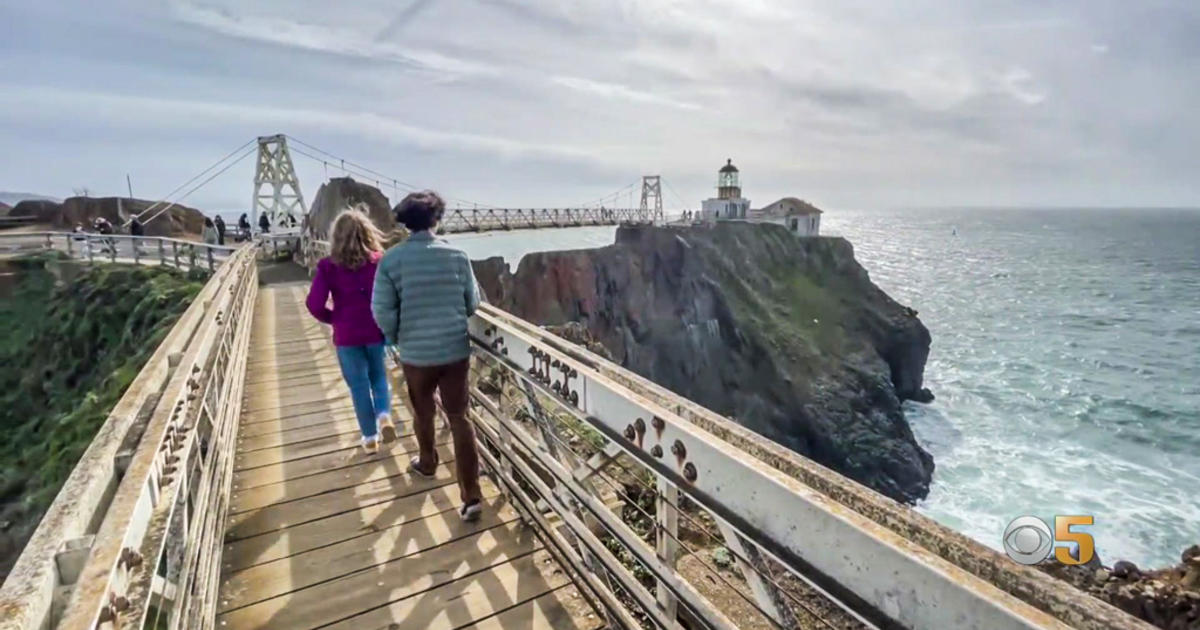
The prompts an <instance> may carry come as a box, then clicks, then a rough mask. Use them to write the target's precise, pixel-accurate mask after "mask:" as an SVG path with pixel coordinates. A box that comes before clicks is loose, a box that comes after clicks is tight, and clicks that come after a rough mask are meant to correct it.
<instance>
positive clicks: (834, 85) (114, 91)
mask: <svg viewBox="0 0 1200 630" xmlns="http://www.w3.org/2000/svg"><path fill="white" fill-rule="evenodd" d="M1197 33H1200V2H1196V1H1195V0H1180V1H1167V0H1137V1H1136V2H1131V1H1129V0H1060V1H1058V2H1044V1H1042V0H1010V1H1005V0H970V1H967V0H909V1H906V2H894V3H881V2H877V1H875V0H839V1H838V2H829V1H827V0H812V1H810V0H727V1H725V2H715V1H710V0H691V1H683V0H636V1H635V0H619V1H614V2H599V1H597V2H588V1H584V0H386V1H383V0H380V1H376V0H362V1H355V2H350V1H347V2H328V1H326V0H321V1H317V0H293V1H283V0H255V1H254V2H245V1H244V0H242V1H232V0H194V1H193V0H159V1H139V0H106V1H104V2H96V1H95V0H45V1H42V2H30V1H28V0H0V190H10V191H11V190H20V191H28V192H35V193H43V194H48V195H54V196H59V197H65V196H69V195H70V194H71V193H72V191H73V190H76V189H84V188H86V189H87V190H88V191H90V192H91V194H94V195H97V194H107V195H118V194H120V195H123V194H126V193H125V190H126V175H127V174H128V175H129V177H130V179H131V180H132V185H133V191H134V194H135V196H138V197H143V198H155V199H157V198H162V197H164V196H166V195H167V194H168V193H169V192H170V191H172V190H173V189H175V188H176V187H177V186H178V185H179V184H182V183H183V182H185V181H186V180H188V179H189V178H191V177H192V176H193V175H195V174H196V173H198V172H200V171H202V170H203V169H204V168H206V167H208V166H209V165H210V164H212V163H213V162H215V161H216V160H217V159H218V158H220V157H221V156H223V155H226V154H228V153H230V152H231V151H233V150H234V149H235V148H237V147H238V146H239V145H243V144H245V143H246V142H249V141H251V140H252V139H253V138H254V137H256V136H260V135H268V134H275V133H286V134H289V135H290V136H291V137H293V138H296V139H299V140H300V141H303V142H305V143H307V144H308V145H309V146H310V147H316V148H319V149H321V150H324V151H327V152H329V153H331V154H333V155H336V156H339V157H340V158H345V159H348V160H351V161H353V162H355V163H357V164H361V165H365V166H367V167H370V168H371V169H373V170H375V171H378V172H381V173H385V174H386V175H387V177H388V178H394V179H396V180H398V181H400V182H405V183H407V184H410V185H413V186H418V187H428V188H433V189H435V190H438V191H441V192H443V193H444V194H446V195H447V196H449V197H452V198H453V200H455V203H479V204H488V205H497V206H525V207H528V206H538V207H563V206H570V205H580V204H585V203H590V202H593V201H596V200H598V199H600V198H602V197H603V196H604V195H606V194H609V193H613V192H614V191H618V190H620V189H622V188H623V187H626V186H627V185H630V184H633V183H634V182H637V181H638V180H639V178H640V177H641V176H642V175H646V174H658V175H662V177H663V180H664V182H665V186H664V197H665V203H666V206H667V207H668V208H681V207H687V208H696V207H698V205H699V201H700V200H701V199H703V198H706V197H709V196H712V195H713V193H714V186H715V180H716V171H717V169H718V168H719V167H720V166H722V165H723V164H724V163H725V161H726V159H732V160H733V161H734V164H736V165H737V166H738V167H739V168H740V169H741V174H742V183H743V187H744V194H745V196H746V197H748V198H750V199H751V200H752V202H753V204H754V205H755V206H756V207H757V206H761V205H765V204H766V203H769V202H771V201H773V200H775V199H778V198H780V197H783V196H796V197H800V198H803V199H806V200H809V201H811V202H813V203H816V204H817V205H818V206H821V207H823V208H826V209H837V208H855V209H857V208H891V207H916V206H961V205H969V206H1025V205H1036V206H1162V205H1166V206H1200V183H1198V182H1200V177H1198V174H1200V171H1198V170H1197V167H1196V155H1197V150H1198V149H1197V147H1200V37H1198V36H1197ZM293 149H294V150H304V151H306V152H307V153H309V155H311V156H314V157H319V156H320V155H321V154H319V153H316V152H315V150H314V149H311V148H305V147H303V146H300V145H296V144H295V143H293ZM293 158H294V160H295V162H296V167H297V170H298V173H299V176H300V181H301V186H302V188H303V191H304V194H305V195H306V196H307V197H309V198H310V199H311V196H312V195H313V194H314V193H315V192H316V189H317V187H318V186H319V185H320V183H321V182H322V181H323V180H324V178H325V177H326V176H327V175H329V176H335V175H341V174H342V172H341V170H340V168H339V166H338V163H336V162H335V163H334V164H332V165H327V164H322V162H321V161H319V160H317V159H313V158H312V157H309V156H306V155H300V154H298V153H294V154H293ZM360 179H361V178H360ZM381 179H383V180H384V181H383V182H382V183H381V184H382V185H381V189H383V190H384V192H385V193H386V194H388V195H389V196H392V195H393V189H395V190H399V191H402V190H403V188H402V187H401V186H400V185H399V184H397V185H395V186H393V185H392V184H391V183H390V182H387V181H386V179H387V178H381ZM252 183H253V157H252V156H251V157H250V158H247V159H244V160H243V161H241V162H239V163H237V164H235V165H234V166H232V167H231V168H230V169H229V170H228V171H226V172H225V173H223V174H222V175H220V176H219V177H217V178H215V179H213V180H212V181H211V182H210V183H209V184H207V185H205V186H203V187H202V188H200V189H199V190H197V191H196V192H195V193H193V194H192V195H191V196H190V197H188V199H187V200H186V201H185V203H187V204H188V205H192V206H194V207H198V208H201V209H204V210H210V211H216V210H220V211H237V210H245V209H246V208H247V206H248V205H249V202H250V197H251V193H252ZM636 188H637V187H636V186H632V187H630V188H629V189H627V190H626V191H624V192H622V193H620V195H619V200H620V201H621V202H622V203H620V204H617V205H625V204H626V203H628V201H629V196H628V195H629V192H628V191H629V190H634V194H635V196H634V198H633V202H634V203H636V202H637V201H638V200H637V198H636V193H637V192H638V191H637V190H635V189H636ZM185 190H187V189H185ZM609 203H610V204H611V202H609Z"/></svg>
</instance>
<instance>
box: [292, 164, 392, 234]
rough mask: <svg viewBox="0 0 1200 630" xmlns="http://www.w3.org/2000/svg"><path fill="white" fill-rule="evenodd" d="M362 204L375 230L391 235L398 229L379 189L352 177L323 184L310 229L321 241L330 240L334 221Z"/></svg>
mask: <svg viewBox="0 0 1200 630" xmlns="http://www.w3.org/2000/svg"><path fill="white" fill-rule="evenodd" d="M358 204H362V205H363V206H365V207H366V210H367V216H369V217H371V221H372V222H373V223H374V224H375V227H377V228H379V230H380V231H382V232H383V233H384V234H389V233H391V232H392V230H393V229H394V228H395V227H396V219H395V217H393V216H392V209H391V205H390V204H389V203H388V198H387V197H385V196H384V194H383V193H382V192H379V189H378V188H376V187H374V186H370V185H367V184H363V183H361V182H356V181H354V178H351V177H334V178H333V179H330V180H329V181H328V182H325V183H324V184H321V188H320V189H319V190H317V196H316V197H315V198H314V199H313V203H312V207H311V208H310V209H309V212H308V229H309V230H310V231H311V233H312V234H313V235H314V236H315V237H316V238H318V239H322V240H324V239H328V238H329V230H330V229H331V228H332V227H333V220H334V219H336V218H337V215H339V214H341V213H342V211H343V210H345V209H346V208H349V207H352V206H355V205H358Z"/></svg>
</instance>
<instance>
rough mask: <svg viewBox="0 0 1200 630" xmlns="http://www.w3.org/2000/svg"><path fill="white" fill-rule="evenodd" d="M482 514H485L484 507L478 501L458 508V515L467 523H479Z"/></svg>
mask: <svg viewBox="0 0 1200 630" xmlns="http://www.w3.org/2000/svg"><path fill="white" fill-rule="evenodd" d="M481 514H483V506H482V505H481V504H480V502H479V500H478V499H476V500H475V501H471V502H470V503H464V504H463V506H462V507H460V508H458V515H459V516H460V517H462V520H463V522H465V523H474V522H475V521H478V520H479V516H480V515H481Z"/></svg>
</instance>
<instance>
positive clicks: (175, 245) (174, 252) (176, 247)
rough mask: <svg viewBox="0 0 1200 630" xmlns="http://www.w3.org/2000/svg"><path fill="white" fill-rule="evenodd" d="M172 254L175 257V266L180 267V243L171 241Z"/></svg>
mask: <svg viewBox="0 0 1200 630" xmlns="http://www.w3.org/2000/svg"><path fill="white" fill-rule="evenodd" d="M171 255H172V256H174V258H175V268H176V269H178V268H179V243H176V242H175V241H171Z"/></svg>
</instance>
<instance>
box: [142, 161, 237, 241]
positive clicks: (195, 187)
mask: <svg viewBox="0 0 1200 630" xmlns="http://www.w3.org/2000/svg"><path fill="white" fill-rule="evenodd" d="M257 152H258V147H257V146H254V147H251V148H250V150H249V151H246V152H245V153H243V154H242V155H241V156H239V157H238V158H237V159H236V160H234V161H232V162H230V163H229V164H226V165H225V166H224V168H222V169H221V170H219V171H217V172H216V173H213V174H212V175H210V176H209V177H208V179H206V180H204V181H202V182H200V183H199V184H196V186H194V187H193V188H192V189H191V190H189V191H187V192H186V193H184V194H183V196H181V197H179V198H178V199H176V200H175V201H172V202H171V203H170V204H168V205H167V206H166V207H164V208H162V209H161V210H159V211H158V212H156V213H154V215H153V216H151V217H150V218H149V219H146V220H145V221H143V223H149V222H151V221H153V220H155V219H157V218H158V217H159V216H160V215H162V213H164V212H166V211H167V210H170V209H171V208H174V207H175V206H176V205H178V204H179V203H180V202H182V201H183V200H184V199H187V198H188V197H189V196H191V194H192V193H194V192H196V191H197V190H200V189H201V188H203V187H204V186H205V185H207V184H208V183H209V182H211V181H212V180H214V179H216V178H217V177H219V176H220V175H221V174H222V173H224V172H225V171H228V170H229V169H231V168H233V167H234V166H235V165H236V164H238V163H239V162H241V161H242V160H244V159H246V158H248V157H250V156H251V155H252V154H254V153H257Z"/></svg>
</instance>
